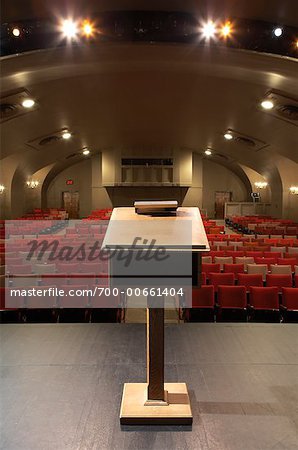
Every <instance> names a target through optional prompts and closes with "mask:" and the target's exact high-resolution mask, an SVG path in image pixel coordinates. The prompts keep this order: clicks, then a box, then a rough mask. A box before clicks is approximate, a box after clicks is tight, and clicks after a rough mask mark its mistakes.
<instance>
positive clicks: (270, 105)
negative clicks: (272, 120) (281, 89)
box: [261, 100, 274, 110]
mask: <svg viewBox="0 0 298 450" xmlns="http://www.w3.org/2000/svg"><path fill="white" fill-rule="evenodd" d="M261 106H262V108H263V109H267V110H270V109H272V108H274V103H273V101H272V100H263V101H262V102H261Z"/></svg>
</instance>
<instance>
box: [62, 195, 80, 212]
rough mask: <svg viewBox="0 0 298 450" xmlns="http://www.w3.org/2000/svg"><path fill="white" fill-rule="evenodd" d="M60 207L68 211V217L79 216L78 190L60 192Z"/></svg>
mask: <svg viewBox="0 0 298 450" xmlns="http://www.w3.org/2000/svg"><path fill="white" fill-rule="evenodd" d="M62 208H64V209H65V210H66V211H67V212H68V217H69V219H78V218H79V209H80V205H79V193H78V192H69V191H65V192H62Z"/></svg>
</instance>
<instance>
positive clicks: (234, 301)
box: [217, 285, 247, 309]
mask: <svg viewBox="0 0 298 450" xmlns="http://www.w3.org/2000/svg"><path fill="white" fill-rule="evenodd" d="M217 303H218V305H219V307H220V308H228V309H232V308H233V309H234V308H237V309H245V308H246V306H247V301H246V289H245V287H244V286H221V285H220V286H218V295H217Z"/></svg>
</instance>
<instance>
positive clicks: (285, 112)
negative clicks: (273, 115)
mask: <svg viewBox="0 0 298 450" xmlns="http://www.w3.org/2000/svg"><path fill="white" fill-rule="evenodd" d="M276 110H277V113H278V114H279V115H280V116H281V117H283V118H284V119H287V120H290V121H297V120H298V106H297V105H281V106H278V107H277V108H276Z"/></svg>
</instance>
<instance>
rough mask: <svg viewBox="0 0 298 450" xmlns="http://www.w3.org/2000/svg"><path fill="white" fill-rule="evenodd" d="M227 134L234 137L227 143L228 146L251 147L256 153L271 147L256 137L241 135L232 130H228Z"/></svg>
mask: <svg viewBox="0 0 298 450" xmlns="http://www.w3.org/2000/svg"><path fill="white" fill-rule="evenodd" d="M225 134H230V135H231V136H232V139H230V140H228V141H226V142H227V145H232V144H234V145H235V144H236V145H239V146H241V147H249V148H251V149H253V150H255V151H258V150H262V149H263V148H265V147H268V145H269V144H267V143H266V142H264V141H261V140H260V139H257V138H256V137H253V136H247V135H246V134H243V133H240V132H239V131H236V130H232V129H231V128H230V129H228V130H226V131H225Z"/></svg>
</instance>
